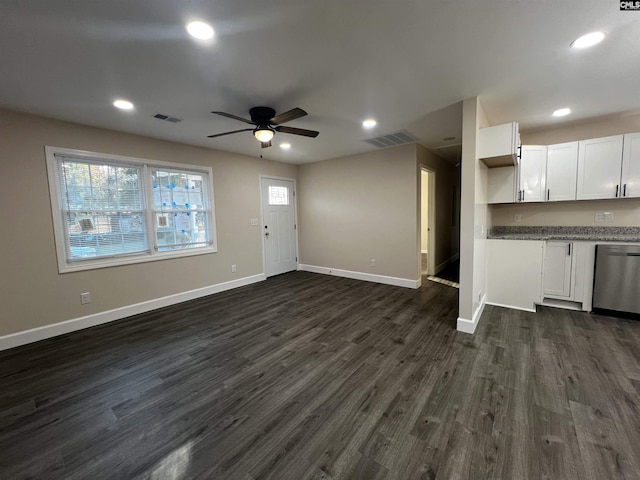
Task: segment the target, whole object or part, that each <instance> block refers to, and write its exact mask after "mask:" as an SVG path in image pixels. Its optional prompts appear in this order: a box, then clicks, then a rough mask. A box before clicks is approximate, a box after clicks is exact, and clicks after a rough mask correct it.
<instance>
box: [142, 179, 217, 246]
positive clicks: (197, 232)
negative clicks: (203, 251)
mask: <svg viewBox="0 0 640 480" xmlns="http://www.w3.org/2000/svg"><path fill="white" fill-rule="evenodd" d="M151 180H152V185H151V188H152V191H153V206H154V210H155V214H154V215H155V222H154V226H155V230H156V248H157V249H158V251H168V250H181V249H185V248H195V247H203V246H207V245H209V240H210V239H209V224H208V222H209V221H208V216H207V212H208V209H209V208H210V205H209V204H208V202H207V199H208V195H207V191H206V185H207V181H206V175H204V174H202V173H198V172H192V171H186V170H185V171H182V170H178V169H171V170H161V169H154V170H153V171H152V173H151Z"/></svg>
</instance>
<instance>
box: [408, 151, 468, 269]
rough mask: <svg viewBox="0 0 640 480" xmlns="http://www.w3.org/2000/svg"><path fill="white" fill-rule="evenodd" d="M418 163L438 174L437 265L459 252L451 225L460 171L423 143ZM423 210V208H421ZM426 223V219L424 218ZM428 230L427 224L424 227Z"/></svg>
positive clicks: (436, 210)
mask: <svg viewBox="0 0 640 480" xmlns="http://www.w3.org/2000/svg"><path fill="white" fill-rule="evenodd" d="M417 154H418V165H419V166H420V167H426V168H428V169H430V170H432V171H434V172H435V175H436V195H435V200H436V201H435V217H436V219H435V248H434V246H433V245H432V246H431V247H430V248H431V249H432V250H435V251H434V252H429V253H433V255H435V266H436V267H438V266H439V265H443V264H445V263H446V262H447V261H448V260H450V259H451V258H452V257H454V256H455V255H456V254H457V253H458V252H457V251H455V250H454V246H457V245H458V241H457V239H454V238H453V235H454V227H453V226H452V225H451V214H452V209H453V208H454V205H453V203H452V196H451V193H452V189H453V188H454V187H455V186H456V184H457V182H458V178H457V177H458V171H457V169H456V167H455V166H454V165H452V164H450V163H449V162H447V161H446V160H443V159H441V158H440V157H437V156H436V155H434V154H433V153H431V152H430V151H429V150H427V149H426V148H424V147H422V146H421V145H417ZM421 210H422V209H421ZM422 224H423V225H424V220H422ZM423 228H424V230H425V231H426V226H424V227H423Z"/></svg>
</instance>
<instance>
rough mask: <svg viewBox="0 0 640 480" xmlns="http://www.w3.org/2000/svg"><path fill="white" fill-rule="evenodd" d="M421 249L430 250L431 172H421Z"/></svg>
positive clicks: (423, 250)
mask: <svg viewBox="0 0 640 480" xmlns="http://www.w3.org/2000/svg"><path fill="white" fill-rule="evenodd" d="M420 249H421V250H422V252H427V251H428V250H429V172H427V171H425V170H422V172H421V173H420Z"/></svg>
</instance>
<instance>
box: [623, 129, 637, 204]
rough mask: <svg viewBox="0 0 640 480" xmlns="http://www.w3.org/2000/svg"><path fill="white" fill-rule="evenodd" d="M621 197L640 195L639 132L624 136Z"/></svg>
mask: <svg viewBox="0 0 640 480" xmlns="http://www.w3.org/2000/svg"><path fill="white" fill-rule="evenodd" d="M621 196H622V197H640V133H628V134H626V135H625V136H624V150H623V160H622V194H621Z"/></svg>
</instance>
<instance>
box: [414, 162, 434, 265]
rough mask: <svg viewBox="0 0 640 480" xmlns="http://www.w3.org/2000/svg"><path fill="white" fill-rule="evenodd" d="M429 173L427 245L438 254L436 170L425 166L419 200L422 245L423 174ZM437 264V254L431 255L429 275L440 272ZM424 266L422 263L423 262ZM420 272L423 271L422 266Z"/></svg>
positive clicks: (428, 263) (421, 168)
mask: <svg viewBox="0 0 640 480" xmlns="http://www.w3.org/2000/svg"><path fill="white" fill-rule="evenodd" d="M423 171H424V172H427V173H428V174H429V176H428V178H427V179H428V182H429V187H428V188H429V191H428V192H429V199H428V200H427V202H428V205H427V208H428V209H429V212H428V214H427V223H428V225H427V228H428V232H429V233H428V234H427V237H428V239H427V245H428V249H429V250H431V251H432V252H436V251H437V250H436V188H437V187H436V170H434V169H432V168H430V167H427V166H425V165H422V164H421V165H420V189H419V199H420V201H419V202H418V203H419V205H420V209H419V210H420V219H419V224H420V229H419V230H420V245H422V235H423V234H424V232H423V227H424V225H422V172H423ZM421 253H427V251H426V250H421ZM435 264H436V258H435V253H434V254H433V255H429V257H428V258H427V275H435V274H436V273H437V272H438V270H437V267H436V266H435ZM421 265H422V262H421ZM420 270H421V271H422V266H420Z"/></svg>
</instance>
